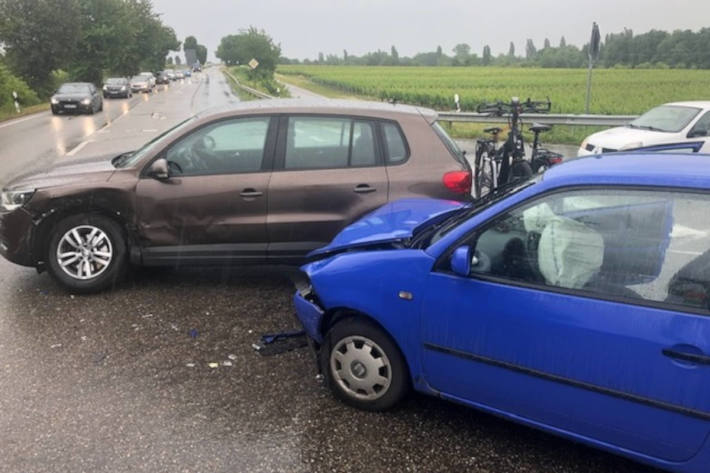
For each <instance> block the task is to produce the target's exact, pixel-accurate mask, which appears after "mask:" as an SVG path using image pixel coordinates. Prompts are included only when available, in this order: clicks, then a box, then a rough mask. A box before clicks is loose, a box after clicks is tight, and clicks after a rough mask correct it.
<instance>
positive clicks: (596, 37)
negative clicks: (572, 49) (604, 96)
mask: <svg viewBox="0 0 710 473" xmlns="http://www.w3.org/2000/svg"><path fill="white" fill-rule="evenodd" d="M600 41H601V36H600V34H599V26H598V25H597V22H596V21H595V22H594V23H593V24H592V37H591V39H590V40H589V51H587V52H588V56H589V69H588V70H587V100H586V102H585V105H584V113H586V114H589V100H590V99H591V97H592V68H593V67H594V61H595V60H596V59H597V58H598V57H599V42H600Z"/></svg>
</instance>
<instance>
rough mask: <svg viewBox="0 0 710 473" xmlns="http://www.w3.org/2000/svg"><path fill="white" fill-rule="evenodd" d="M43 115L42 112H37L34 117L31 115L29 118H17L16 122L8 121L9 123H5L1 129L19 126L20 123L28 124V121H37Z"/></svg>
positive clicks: (1, 125) (0, 126) (0, 125)
mask: <svg viewBox="0 0 710 473" xmlns="http://www.w3.org/2000/svg"><path fill="white" fill-rule="evenodd" d="M42 115H43V113H42V112H37V113H34V114H32V115H30V116H28V117H24V118H16V119H15V120H10V121H8V122H5V123H3V124H0V128H5V127H6V126H12V125H17V124H18V123H22V122H26V121H27V120H33V119H35V118H39V117H41V116H42Z"/></svg>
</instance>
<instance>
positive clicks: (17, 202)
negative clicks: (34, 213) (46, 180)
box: [1, 189, 35, 211]
mask: <svg viewBox="0 0 710 473" xmlns="http://www.w3.org/2000/svg"><path fill="white" fill-rule="evenodd" d="M34 193H35V190H34V189H32V190H19V191H3V193H2V205H1V207H2V208H3V210H7V211H10V210H15V209H18V208H20V207H22V206H23V205H25V204H26V203H27V202H29V201H30V199H31V198H32V195H33V194H34Z"/></svg>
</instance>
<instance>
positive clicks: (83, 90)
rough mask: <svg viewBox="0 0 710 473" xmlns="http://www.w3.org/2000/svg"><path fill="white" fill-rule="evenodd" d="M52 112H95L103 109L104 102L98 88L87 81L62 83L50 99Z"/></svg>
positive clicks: (55, 113)
mask: <svg viewBox="0 0 710 473" xmlns="http://www.w3.org/2000/svg"><path fill="white" fill-rule="evenodd" d="M50 103H51V109H52V113H53V114H54V115H57V114H59V113H62V112H72V113H77V112H78V113H82V112H83V113H91V114H93V113H96V112H98V111H101V110H103V108H104V102H103V98H102V97H101V93H100V92H99V91H98V89H97V88H96V87H95V86H94V84H91V83H89V82H67V83H66V84H62V86H61V87H59V89H57V91H56V92H55V93H54V95H52V97H51V99H50Z"/></svg>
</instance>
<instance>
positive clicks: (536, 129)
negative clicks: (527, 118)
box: [530, 123, 552, 133]
mask: <svg viewBox="0 0 710 473" xmlns="http://www.w3.org/2000/svg"><path fill="white" fill-rule="evenodd" d="M551 129H552V126H550V125H543V124H542V123H533V124H532V126H531V127H530V131H532V132H533V133H541V132H544V131H548V130H551Z"/></svg>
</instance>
